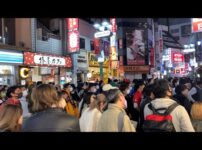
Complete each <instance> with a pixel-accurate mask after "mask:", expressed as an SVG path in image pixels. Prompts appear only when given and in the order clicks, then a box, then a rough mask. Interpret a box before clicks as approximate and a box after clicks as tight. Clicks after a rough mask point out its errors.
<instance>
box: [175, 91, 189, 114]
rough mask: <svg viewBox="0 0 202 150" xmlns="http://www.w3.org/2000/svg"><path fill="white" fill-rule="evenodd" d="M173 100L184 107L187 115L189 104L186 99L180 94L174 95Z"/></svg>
mask: <svg viewBox="0 0 202 150" xmlns="http://www.w3.org/2000/svg"><path fill="white" fill-rule="evenodd" d="M173 99H174V100H175V101H176V102H177V103H178V104H180V105H182V106H184V108H185V109H186V110H187V112H188V114H190V112H191V106H192V104H191V102H190V101H189V99H188V98H186V97H185V96H184V95H182V94H176V95H174V96H173Z"/></svg>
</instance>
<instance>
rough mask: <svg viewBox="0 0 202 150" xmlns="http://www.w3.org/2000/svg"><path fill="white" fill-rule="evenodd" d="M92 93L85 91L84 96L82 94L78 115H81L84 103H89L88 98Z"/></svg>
mask: <svg viewBox="0 0 202 150" xmlns="http://www.w3.org/2000/svg"><path fill="white" fill-rule="evenodd" d="M92 95H95V94H94V93H92V92H88V93H85V94H84V96H83V102H82V104H81V110H80V114H79V116H81V113H82V110H83V107H84V105H85V104H87V105H89V104H90V98H91V96H92Z"/></svg>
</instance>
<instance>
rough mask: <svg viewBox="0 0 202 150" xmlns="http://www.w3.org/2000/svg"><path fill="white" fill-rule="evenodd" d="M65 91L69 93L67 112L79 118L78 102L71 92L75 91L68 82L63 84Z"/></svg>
mask: <svg viewBox="0 0 202 150" xmlns="http://www.w3.org/2000/svg"><path fill="white" fill-rule="evenodd" d="M63 91H65V92H66V93H67V97H66V103H67V105H66V111H67V113H68V114H70V115H72V116H75V117H77V118H79V110H78V103H77V102H76V101H75V100H74V99H73V98H72V95H71V92H72V91H73V87H72V86H71V84H69V83H66V84H64V85H63Z"/></svg>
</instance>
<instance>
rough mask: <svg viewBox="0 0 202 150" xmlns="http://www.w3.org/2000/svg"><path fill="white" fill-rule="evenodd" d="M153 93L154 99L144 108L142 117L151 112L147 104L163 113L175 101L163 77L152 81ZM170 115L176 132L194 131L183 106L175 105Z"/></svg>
mask: <svg viewBox="0 0 202 150" xmlns="http://www.w3.org/2000/svg"><path fill="white" fill-rule="evenodd" d="M153 94H154V96H155V99H154V100H152V101H151V102H150V103H149V104H147V105H146V106H145V108H144V119H146V118H147V116H149V115H151V114H153V111H152V110H151V108H150V107H149V105H150V106H152V107H153V109H155V110H156V111H157V112H158V113H164V112H165V111H166V110H167V108H169V107H170V106H171V105H173V104H175V103H176V101H175V100H173V99H172V96H173V93H172V88H171V87H170V85H169V82H168V81H167V80H165V79H159V80H157V81H156V82H155V83H154V88H153ZM170 115H171V117H172V120H171V121H172V124H173V126H174V129H175V131H176V132H194V128H193V126H192V123H191V120H190V117H189V114H188V113H187V111H186V109H185V108H184V107H183V106H181V105H178V106H176V107H175V108H174V109H173V110H172V111H171V112H170Z"/></svg>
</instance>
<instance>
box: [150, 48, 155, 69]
mask: <svg viewBox="0 0 202 150" xmlns="http://www.w3.org/2000/svg"><path fill="white" fill-rule="evenodd" d="M150 65H151V66H152V67H154V48H151V50H150Z"/></svg>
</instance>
